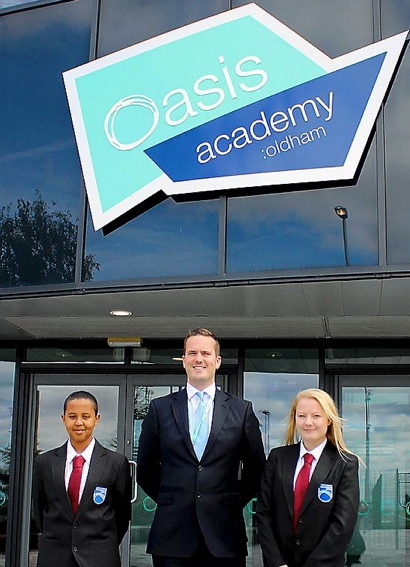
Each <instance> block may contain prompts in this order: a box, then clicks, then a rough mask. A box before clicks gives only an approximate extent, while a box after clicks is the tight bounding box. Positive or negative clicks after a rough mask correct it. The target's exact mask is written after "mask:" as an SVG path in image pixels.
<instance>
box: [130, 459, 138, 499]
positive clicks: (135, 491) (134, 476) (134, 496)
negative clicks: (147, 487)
mask: <svg viewBox="0 0 410 567" xmlns="http://www.w3.org/2000/svg"><path fill="white" fill-rule="evenodd" d="M129 463H130V467H131V478H132V480H133V481H134V489H133V494H132V498H131V504H133V503H134V502H135V501H136V499H137V495H138V485H137V463H136V462H135V461H129Z"/></svg>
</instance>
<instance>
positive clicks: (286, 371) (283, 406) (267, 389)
mask: <svg viewBox="0 0 410 567" xmlns="http://www.w3.org/2000/svg"><path fill="white" fill-rule="evenodd" d="M318 383H319V374H318V352H317V350H316V349H300V350H299V349H280V348H267V349H247V350H245V368H244V398H245V399H247V400H250V401H251V402H252V403H253V409H254V411H255V413H256V416H257V417H258V419H259V421H260V427H261V433H262V440H263V444H264V447H265V453H266V455H268V454H269V452H270V450H271V449H272V448H273V447H277V446H279V445H283V443H284V437H285V429H286V418H287V415H288V414H289V411H290V407H291V403H292V400H293V398H294V397H295V395H296V394H297V392H299V390H304V389H305V388H317V387H318ZM244 517H245V522H246V526H247V531H248V552H249V557H248V559H247V565H249V567H261V566H262V554H261V550H260V545H259V538H258V534H257V528H256V525H255V510H254V503H253V502H250V503H249V504H248V505H247V506H245V509H244Z"/></svg>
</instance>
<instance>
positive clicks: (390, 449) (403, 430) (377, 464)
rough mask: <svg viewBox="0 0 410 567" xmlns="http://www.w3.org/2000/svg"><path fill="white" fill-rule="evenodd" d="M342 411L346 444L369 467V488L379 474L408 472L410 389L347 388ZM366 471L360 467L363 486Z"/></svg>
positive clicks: (409, 458) (344, 389) (409, 465)
mask: <svg viewBox="0 0 410 567" xmlns="http://www.w3.org/2000/svg"><path fill="white" fill-rule="evenodd" d="M366 395H367V400H368V404H367V410H366V403H365V396H366ZM342 408H343V409H342V412H343V418H344V419H346V424H345V439H346V442H347V445H348V447H349V449H351V450H352V451H353V452H355V453H356V454H358V455H359V456H360V458H361V459H362V460H363V462H364V463H367V464H368V474H369V476H370V479H371V486H370V488H372V487H373V485H374V482H375V481H376V479H377V478H378V477H379V475H380V474H383V475H385V474H387V473H395V472H396V470H398V471H399V472H400V473H409V472H410V457H409V449H410V442H409V428H410V388H405V387H373V386H372V387H369V388H364V387H361V388H360V387H357V388H355V387H346V388H343V406H342ZM366 428H367V431H368V436H367V439H366ZM366 441H367V443H366ZM366 445H367V446H368V451H366ZM365 471H366V468H365V467H361V471H360V475H361V483H362V484H363V483H364V479H365Z"/></svg>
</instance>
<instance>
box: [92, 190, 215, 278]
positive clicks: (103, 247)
mask: <svg viewBox="0 0 410 567" xmlns="http://www.w3.org/2000/svg"><path fill="white" fill-rule="evenodd" d="M218 210H219V204H218V201H215V200H212V201H204V202H188V203H175V202H174V201H173V200H172V199H168V200H166V201H164V202H163V203H161V204H159V205H157V206H156V207H154V208H153V209H151V210H149V211H147V212H146V213H144V214H142V215H141V216H139V217H137V218H136V219H134V220H132V221H130V222H128V223H127V224H126V225H124V226H122V227H121V228H119V229H118V230H116V231H114V232H112V233H111V234H109V235H107V236H102V234H101V232H95V231H94V228H93V227H92V224H91V223H90V224H89V229H88V234H87V253H93V254H96V255H97V257H98V262H99V264H100V266H101V268H100V271H99V272H98V273H96V274H95V277H94V280H99V281H101V280H109V279H112V277H113V274H115V277H116V278H117V279H124V278H138V277H143V278H146V277H161V276H172V275H194V274H199V275H202V274H210V273H215V272H216V271H217V262H218V254H217V247H218ZM158 230H160V231H161V235H162V237H161V238H160V239H159V238H158ZM193 250H201V261H200V262H198V257H197V254H196V253H195V254H194V253H193Z"/></svg>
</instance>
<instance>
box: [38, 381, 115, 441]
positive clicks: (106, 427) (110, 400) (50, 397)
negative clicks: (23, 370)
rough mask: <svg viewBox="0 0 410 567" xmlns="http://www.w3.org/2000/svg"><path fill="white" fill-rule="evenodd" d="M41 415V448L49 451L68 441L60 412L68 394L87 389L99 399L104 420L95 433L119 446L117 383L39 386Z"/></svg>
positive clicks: (39, 438) (97, 436) (39, 432)
mask: <svg viewBox="0 0 410 567" xmlns="http://www.w3.org/2000/svg"><path fill="white" fill-rule="evenodd" d="M37 389H38V392H39V419H38V449H40V450H41V451H47V450H49V449H53V448H54V447H59V446H60V445H62V444H63V443H64V441H66V439H67V433H66V430H65V427H64V424H63V422H62V421H61V417H60V416H61V414H62V413H63V403H64V400H65V398H66V397H67V396H68V395H69V394H71V392H75V391H77V390H86V391H88V392H90V393H91V394H93V395H94V396H95V397H96V398H97V401H98V406H99V408H98V409H99V413H100V415H101V420H100V422H99V423H98V425H97V427H96V429H95V437H96V438H97V439H98V441H100V443H102V444H103V445H105V446H106V447H108V448H109V449H114V450H115V449H116V446H115V445H114V446H113V442H115V443H116V440H117V416H118V386H90V387H88V386H84V385H80V386H76V385H70V386H54V385H53V386H38V388H37Z"/></svg>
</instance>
